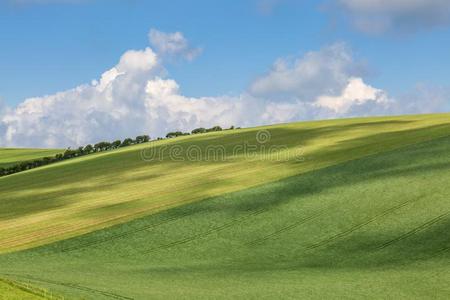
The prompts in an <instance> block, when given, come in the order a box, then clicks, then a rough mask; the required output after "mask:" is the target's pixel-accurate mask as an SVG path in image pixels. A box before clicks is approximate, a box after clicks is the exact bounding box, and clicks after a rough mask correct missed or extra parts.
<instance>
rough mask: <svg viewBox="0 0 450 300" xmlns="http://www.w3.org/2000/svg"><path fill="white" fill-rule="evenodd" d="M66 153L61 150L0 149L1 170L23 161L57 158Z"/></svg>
mask: <svg viewBox="0 0 450 300" xmlns="http://www.w3.org/2000/svg"><path fill="white" fill-rule="evenodd" d="M61 152H64V150H61V149H27V148H24V149H22V148H0V168H2V167H9V166H12V165H15V164H17V163H19V162H21V161H28V160H33V159H37V158H41V157H45V156H55V154H58V153H61Z"/></svg>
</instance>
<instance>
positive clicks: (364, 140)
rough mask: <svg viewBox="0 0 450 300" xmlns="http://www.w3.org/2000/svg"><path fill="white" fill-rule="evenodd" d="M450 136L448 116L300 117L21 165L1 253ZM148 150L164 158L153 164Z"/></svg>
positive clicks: (2, 225) (0, 226)
mask: <svg viewBox="0 0 450 300" xmlns="http://www.w3.org/2000/svg"><path fill="white" fill-rule="evenodd" d="M449 134H450V114H437V115H420V116H402V117H384V118H370V119H363V118H361V119H346V120H330V121H319V122H303V123H293V124H281V125H275V126H268V127H260V128H250V129H240V130H229V131H223V132H218V133H209V134H202V135H196V136H188V137H181V138H176V139H170V140H163V141H157V142H152V143H150V144H142V145H139V146H133V147H129V148H123V149H119V150H115V151H110V152H107V153H99V154H93V155H89V156H86V157H82V158H76V159H71V160H68V161H65V162H61V163H57V164H53V165H49V166H45V167H41V168H37V169H33V170H29V171H26V172H21V173H18V174H14V175H11V176H6V177H2V178H0V199H1V200H0V252H11V251H15V250H19V249H26V248H30V247H34V246H38V245H43V244H47V243H50V242H54V241H58V240H62V239H65V238H68V237H74V236H78V235H80V234H84V233H88V232H91V231H93V230H98V229H101V228H106V227H108V226H111V225H114V224H120V223H124V222H127V221H130V220H132V219H135V218H137V217H140V216H146V215H150V214H154V213H157V212H159V211H163V210H165V209H168V208H170V207H176V206H179V205H182V204H187V203H192V202H195V201H199V200H201V199H205V198H209V197H214V196H219V195H223V194H225V193H230V192H235V191H239V190H243V189H248V188H251V187H256V186H259V185H262V184H267V183H269V182H273V181H276V180H281V179H283V178H287V177H290V176H294V175H297V174H302V173H306V172H309V171H312V170H317V169H321V168H324V167H327V166H332V165H335V164H338V163H342V162H345V161H349V160H354V159H357V158H361V157H365V156H367V155H371V154H376V153H381V152H385V151H389V150H393V149H397V148H400V147H404V146H406V145H411V144H416V143H420V142H423V141H428V140H432V139H436V138H439V137H443V136H448V135H449ZM211 145H213V146H221V147H223V151H224V152H225V153H224V155H223V157H225V159H223V160H221V159H218V160H214V159H211V156H212V155H211V154H209V155H206V153H207V152H208V151H209V150H210V148H208V147H210V146H211ZM273 147H278V148H277V149H278V151H271V150H273ZM152 151H153V152H152ZM196 151H197V152H196ZM151 153H156V154H161V155H160V156H161V159H154V160H151V161H149V159H148V158H149V156H150V154H151ZM196 153H197V154H198V153H200V155H197V154H196ZM216 153H219V154H220V151H216ZM143 156H144V157H145V158H147V159H143ZM158 157H159V156H158Z"/></svg>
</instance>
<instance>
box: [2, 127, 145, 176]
mask: <svg viewBox="0 0 450 300" xmlns="http://www.w3.org/2000/svg"><path fill="white" fill-rule="evenodd" d="M149 141H150V136H148V135H139V136H137V137H136V138H135V139H134V140H133V139H131V138H126V139H124V140H123V141H121V140H116V141H114V142H111V143H110V142H99V143H97V144H94V145H91V144H89V145H86V146H84V147H79V148H77V149H70V148H68V149H66V150H65V151H64V152H63V153H58V154H56V155H55V156H47V157H42V158H37V159H34V160H29V161H22V162H19V163H17V164H15V165H12V166H9V167H0V177H1V176H6V175H11V174H14V173H18V172H22V171H26V170H30V169H34V168H37V167H41V166H45V165H49V164H52V163H55V162H59V161H63V160H66V159H70V158H74V157H79V156H84V155H88V154H91V153H96V152H102V151H108V150H113V149H118V148H122V147H127V146H131V145H136V144H141V143H146V142H149Z"/></svg>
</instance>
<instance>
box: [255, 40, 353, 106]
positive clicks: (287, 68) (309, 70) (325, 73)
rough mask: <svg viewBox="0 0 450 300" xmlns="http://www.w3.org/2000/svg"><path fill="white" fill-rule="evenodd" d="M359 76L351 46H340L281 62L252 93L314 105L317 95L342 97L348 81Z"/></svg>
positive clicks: (258, 81)
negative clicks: (341, 93) (339, 95)
mask: <svg viewBox="0 0 450 300" xmlns="http://www.w3.org/2000/svg"><path fill="white" fill-rule="evenodd" d="M360 74H361V71H360V67H359V65H358V64H357V63H355V62H354V61H353V58H352V54H351V52H350V50H349V49H348V47H347V46H346V45H345V44H343V43H337V44H334V45H331V46H327V47H324V48H323V49H321V50H319V51H312V52H308V53H306V54H305V55H304V56H302V57H299V58H296V59H293V60H291V61H289V60H287V59H278V60H277V61H276V63H275V64H274V65H273V67H272V70H271V71H270V72H269V73H268V74H265V75H264V76H262V77H260V78H258V79H257V80H256V81H255V82H254V83H253V84H252V85H251V87H250V91H251V92H252V94H254V95H256V96H259V97H264V98H270V99H274V98H282V99H289V98H291V99H297V100H300V101H305V102H312V101H314V100H315V97H316V96H317V95H318V94H319V95H321V94H327V95H337V94H339V93H340V92H341V90H342V88H343V87H344V86H345V85H346V84H347V81H348V78H350V77H355V76H358V75H360Z"/></svg>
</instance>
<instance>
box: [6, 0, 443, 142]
mask: <svg viewBox="0 0 450 300" xmlns="http://www.w3.org/2000/svg"><path fill="white" fill-rule="evenodd" d="M0 25H1V26H0V41H1V44H0V146H3V147H4V146H7V147H76V146H81V145H85V144H87V143H95V142H99V141H102V140H115V139H123V138H125V137H133V136H136V135H140V134H149V135H150V136H152V137H157V136H164V135H165V133H167V132H168V131H173V130H183V131H190V130H192V129H194V128H196V127H200V126H201V127H208V126H213V125H220V126H223V127H226V126H231V125H235V126H255V125H262V124H273V123H280V122H293V121H303V120H315V119H328V118H342V117H354V116H372V115H395V114H410V113H430V112H448V111H450V82H449V78H450V59H449V55H450V54H449V53H450V1H448V0H323V1H317V0H316V1H312V0H311V1H308V0H304V1H301V0H297V1H294V0H214V1H211V0H209V1H206V0H192V1H182V0H164V1H163V0H148V1H144V0H0Z"/></svg>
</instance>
